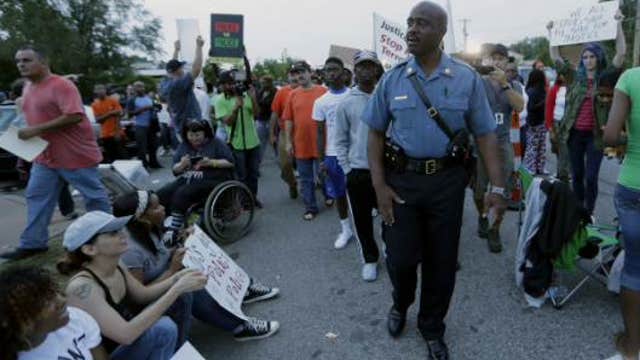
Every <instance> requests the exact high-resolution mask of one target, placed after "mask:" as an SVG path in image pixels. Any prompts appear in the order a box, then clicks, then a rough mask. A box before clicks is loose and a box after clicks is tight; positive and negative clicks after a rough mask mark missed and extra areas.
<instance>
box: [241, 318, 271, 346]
mask: <svg viewBox="0 0 640 360" xmlns="http://www.w3.org/2000/svg"><path fill="white" fill-rule="evenodd" d="M279 328H280V324H279V323H278V322H277V321H266V320H260V319H255V318H249V319H248V320H247V321H246V322H245V323H244V324H243V325H242V327H241V328H240V330H239V331H237V332H236V333H234V334H233V338H234V339H235V340H236V341H248V340H258V339H264V338H266V337H269V336H271V335H273V334H275V333H276V332H277V331H278V329H279Z"/></svg>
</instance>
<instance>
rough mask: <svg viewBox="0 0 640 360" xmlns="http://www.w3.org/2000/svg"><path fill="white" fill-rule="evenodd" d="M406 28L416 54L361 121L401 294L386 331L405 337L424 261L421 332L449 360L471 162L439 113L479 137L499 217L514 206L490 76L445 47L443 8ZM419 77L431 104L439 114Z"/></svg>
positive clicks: (418, 10)
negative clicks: (488, 89) (507, 193)
mask: <svg viewBox="0 0 640 360" xmlns="http://www.w3.org/2000/svg"><path fill="white" fill-rule="evenodd" d="M407 25H408V29H407V35H406V40H407V45H408V50H409V52H410V53H411V54H412V55H413V57H411V58H410V59H409V60H408V61H406V62H404V63H401V64H399V65H398V66H396V67H395V68H393V69H391V70H390V71H389V72H388V73H386V74H385V76H384V77H383V79H382V80H381V82H380V84H379V85H378V87H377V88H376V90H375V92H374V94H373V96H372V97H371V99H370V101H369V103H368V104H367V106H366V108H365V110H364V113H363V115H362V119H363V121H364V122H365V123H366V124H367V125H368V126H369V128H370V130H369V140H368V157H369V165H370V169H371V178H372V182H373V186H374V189H375V191H376V198H377V203H378V206H379V210H380V212H381V214H382V216H383V220H384V225H383V238H384V240H385V243H386V245H387V246H386V253H387V268H388V273H389V277H390V278H391V283H392V285H393V288H394V290H393V306H392V307H391V310H390V312H389V316H388V322H387V325H388V330H389V333H390V334H391V335H392V336H394V337H395V336H399V335H400V333H401V332H402V330H403V328H404V324H405V321H406V312H407V309H408V308H409V306H410V305H411V303H412V302H413V300H414V297H415V288H416V282H417V266H418V263H422V266H421V269H422V282H421V285H422V288H421V294H420V312H419V315H418V327H419V328H420V332H421V333H422V335H423V337H424V338H425V340H426V342H427V347H428V350H429V359H448V358H449V355H448V349H447V346H446V344H445V343H444V341H443V336H444V331H445V324H444V317H445V315H446V313H447V310H448V307H449V301H450V299H451V294H452V293H453V289H454V285H455V272H456V263H457V257H458V243H459V238H460V228H461V225H462V213H463V209H464V195H465V187H466V185H467V183H468V181H469V179H468V176H467V172H466V171H465V168H464V166H463V162H462V161H461V160H459V157H453V156H451V154H452V151H451V150H450V147H449V143H450V141H451V140H450V138H449V137H448V136H447V135H446V134H445V133H444V132H443V130H441V128H440V127H439V126H438V124H437V123H436V121H435V119H434V118H433V116H436V112H435V110H434V109H433V108H435V109H437V111H438V112H439V113H440V116H441V118H442V119H443V120H444V122H445V123H446V124H447V125H448V127H449V128H450V129H451V130H452V131H453V132H456V131H459V130H461V129H464V128H467V129H468V130H469V131H470V132H471V133H472V134H473V135H474V137H475V139H476V144H477V145H478V148H479V151H480V153H481V154H482V156H483V158H484V161H485V164H486V166H487V170H488V173H489V178H490V180H491V184H492V185H491V189H490V191H489V194H488V195H487V198H486V201H487V205H488V208H493V209H494V211H496V212H497V213H500V214H501V213H503V212H504V209H505V206H506V204H505V199H504V178H503V177H502V176H501V171H500V164H499V161H498V158H497V157H496V153H497V151H498V149H497V143H496V135H495V133H494V129H495V121H494V120H493V114H492V112H491V108H490V107H489V104H488V102H487V96H486V94H485V89H484V85H483V82H482V79H481V78H480V76H479V75H478V74H477V73H476V72H475V71H473V70H472V69H471V68H470V67H468V66H467V65H465V64H463V63H461V62H459V61H457V60H454V59H452V58H450V57H449V56H448V55H446V54H444V53H443V52H442V50H441V48H440V44H441V42H442V38H443V37H444V34H445V33H446V31H447V14H446V12H445V11H444V10H443V9H442V8H441V7H440V6H439V5H437V4H435V3H432V2H428V1H425V2H420V3H418V4H417V5H416V6H415V7H414V8H413V9H412V10H411V13H410V15H409V18H408V19H407ZM412 77H415V80H416V81H417V86H419V87H420V88H421V89H422V91H423V92H424V93H426V95H427V96H428V97H429V98H430V101H431V103H432V105H433V108H431V109H430V111H427V106H426V105H425V104H424V103H423V101H422V100H421V98H420V96H419V95H418V92H417V91H416V90H415V88H414V86H413V84H412V81H413V80H412ZM387 130H389V135H390V138H391V139H390V140H391V141H392V142H393V143H394V144H395V147H396V148H397V147H399V148H401V149H402V150H403V151H404V154H405V156H402V151H396V152H395V154H396V155H399V156H398V157H396V159H400V158H402V159H403V160H406V161H388V160H384V159H385V155H393V154H394V152H393V151H390V150H389V148H388V147H387V148H386V149H385V146H384V144H385V134H386V133H387ZM463 139H464V138H463ZM456 143H458V142H456ZM385 153H386V154H385ZM387 159H390V158H387Z"/></svg>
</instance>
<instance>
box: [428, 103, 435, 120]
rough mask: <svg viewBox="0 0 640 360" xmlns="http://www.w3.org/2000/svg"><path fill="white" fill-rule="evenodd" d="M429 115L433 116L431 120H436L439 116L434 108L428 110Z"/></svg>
mask: <svg viewBox="0 0 640 360" xmlns="http://www.w3.org/2000/svg"><path fill="white" fill-rule="evenodd" d="M427 113H428V114H429V116H431V118H435V117H436V116H437V115H438V110H437V109H436V108H434V107H433V106H432V107H430V108H428V109H427Z"/></svg>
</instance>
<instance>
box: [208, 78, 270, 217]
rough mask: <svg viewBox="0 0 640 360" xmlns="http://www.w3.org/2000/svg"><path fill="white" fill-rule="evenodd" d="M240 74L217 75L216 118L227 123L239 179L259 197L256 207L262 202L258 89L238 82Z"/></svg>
mask: <svg viewBox="0 0 640 360" xmlns="http://www.w3.org/2000/svg"><path fill="white" fill-rule="evenodd" d="M236 75H237V73H236V72H235V71H233V70H230V71H223V72H222V73H220V76H219V77H218V81H219V82H220V85H221V87H222V92H223V96H220V97H218V98H217V99H216V102H215V105H214V109H215V114H216V117H217V118H218V119H219V120H222V122H223V123H224V124H225V125H226V128H227V134H229V145H230V146H231V149H232V150H233V157H234V159H235V163H236V171H237V173H238V180H240V181H242V182H243V183H244V184H245V185H247V187H249V190H251V193H252V194H253V196H254V197H255V198H256V207H258V208H261V207H262V204H261V203H260V201H258V199H257V197H256V196H257V195H258V172H259V170H260V140H259V139H258V132H257V130H256V124H255V120H254V118H255V116H256V115H257V113H258V111H259V109H260V108H259V107H258V100H257V98H256V90H255V88H254V87H253V86H252V85H249V86H247V85H246V84H245V83H243V82H242V81H236Z"/></svg>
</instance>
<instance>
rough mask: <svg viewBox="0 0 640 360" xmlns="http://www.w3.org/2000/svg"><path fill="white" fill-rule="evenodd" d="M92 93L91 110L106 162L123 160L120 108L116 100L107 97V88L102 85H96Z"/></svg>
mask: <svg viewBox="0 0 640 360" xmlns="http://www.w3.org/2000/svg"><path fill="white" fill-rule="evenodd" d="M93 93H94V95H95V96H96V99H95V100H93V103H92V104H91V108H92V109H93V114H94V115H95V116H96V121H97V122H98V123H99V124H100V139H101V140H102V146H103V147H104V155H105V158H106V161H107V162H109V163H110V162H113V161H114V160H118V159H122V158H124V154H123V153H124V150H123V147H122V146H123V145H122V135H123V132H122V128H121V127H120V116H121V115H122V107H121V106H120V103H119V102H118V101H117V100H116V99H114V98H112V97H108V96H107V88H106V86H104V85H103V84H96V85H95V86H94V87H93Z"/></svg>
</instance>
